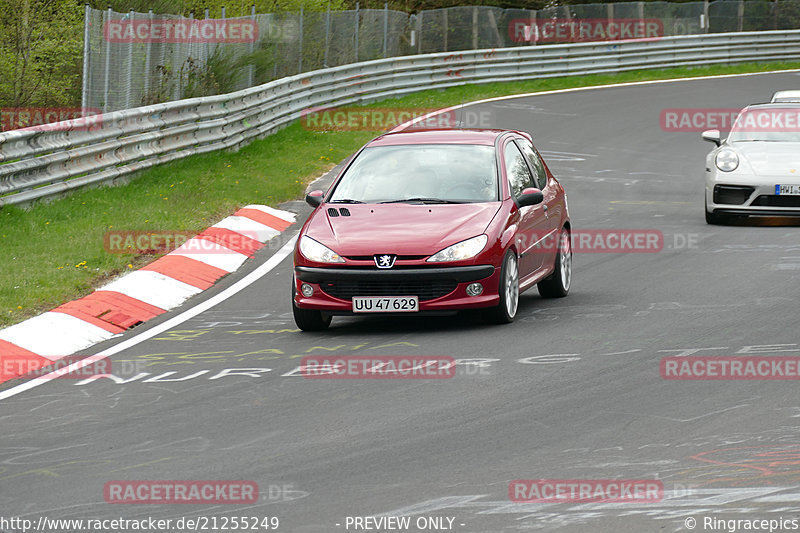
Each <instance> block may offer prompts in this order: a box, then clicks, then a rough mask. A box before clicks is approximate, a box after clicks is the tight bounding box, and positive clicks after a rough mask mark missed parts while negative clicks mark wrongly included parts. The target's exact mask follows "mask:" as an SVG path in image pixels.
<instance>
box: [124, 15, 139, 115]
mask: <svg viewBox="0 0 800 533" xmlns="http://www.w3.org/2000/svg"><path fill="white" fill-rule="evenodd" d="M128 18H129V19H130V23H131V28H135V27H136V26H135V25H134V24H133V22H134V19H135V18H136V12H135V11H134V10H133V9H131V10H130V11H128ZM132 83H133V32H131V37H130V40H129V41H128V81H127V83H126V84H125V107H124V109H130V107H131V84H132Z"/></svg>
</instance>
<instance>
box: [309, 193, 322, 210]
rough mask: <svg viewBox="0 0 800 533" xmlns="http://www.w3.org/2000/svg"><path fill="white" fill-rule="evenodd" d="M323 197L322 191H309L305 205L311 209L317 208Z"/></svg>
mask: <svg viewBox="0 0 800 533" xmlns="http://www.w3.org/2000/svg"><path fill="white" fill-rule="evenodd" d="M324 197H325V193H324V192H322V191H311V192H310V193H308V194H307V195H306V203H307V204H308V205H310V206H311V207H319V205H320V204H321V203H322V200H323V199H324Z"/></svg>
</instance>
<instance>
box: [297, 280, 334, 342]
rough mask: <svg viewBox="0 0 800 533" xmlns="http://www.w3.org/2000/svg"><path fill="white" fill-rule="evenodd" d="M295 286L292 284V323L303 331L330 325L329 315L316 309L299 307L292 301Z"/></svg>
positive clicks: (324, 327)
mask: <svg viewBox="0 0 800 533" xmlns="http://www.w3.org/2000/svg"><path fill="white" fill-rule="evenodd" d="M295 291H296V289H295V287H294V284H292V314H293V315H294V323H295V324H297V327H298V328H300V329H302V330H303V331H323V330H326V329H328V326H330V325H331V315H329V314H327V313H323V312H322V311H320V310H318V309H301V308H300V307H297V304H296V303H294V295H295Z"/></svg>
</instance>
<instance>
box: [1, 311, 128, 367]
mask: <svg viewBox="0 0 800 533" xmlns="http://www.w3.org/2000/svg"><path fill="white" fill-rule="evenodd" d="M113 336H114V334H113V333H111V332H110V331H106V330H104V329H103V328H101V327H98V326H95V325H94V324H90V323H89V322H85V321H83V320H81V319H80V318H76V317H74V316H72V315H68V314H66V313H57V312H53V311H48V312H46V313H43V314H41V315H38V316H35V317H33V318H29V319H28V320H26V321H25V322H20V323H19V324H14V325H13V326H9V327H7V328H6V329H4V330H2V331H0V339H2V340H4V341H8V342H10V343H12V344H16V345H17V346H19V347H20V348H25V349H26V350H28V351H29V352H33V353H35V354H37V355H39V356H40V357H44V358H46V359H50V360H51V361H55V360H57V359H61V358H62V357H64V356H65V355H68V354H71V353H73V352H76V351H78V350H82V349H84V348H87V347H89V346H91V345H93V344H97V343H98V342H101V341H104V340H106V339H110V338H111V337H113Z"/></svg>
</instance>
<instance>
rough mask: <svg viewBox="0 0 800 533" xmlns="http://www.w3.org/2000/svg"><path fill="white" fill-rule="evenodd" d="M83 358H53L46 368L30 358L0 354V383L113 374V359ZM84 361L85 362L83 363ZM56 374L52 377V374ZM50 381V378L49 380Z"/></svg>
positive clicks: (84, 377)
mask: <svg viewBox="0 0 800 533" xmlns="http://www.w3.org/2000/svg"><path fill="white" fill-rule="evenodd" d="M84 359H85V358H84V357H82V356H76V355H72V356H67V357H59V358H53V360H52V361H50V362H48V363H47V364H46V365H45V366H42V364H41V362H40V361H39V360H34V359H31V358H29V357H15V356H13V355H2V354H0V382H3V381H6V380H8V379H12V378H15V377H20V378H22V379H41V378H42V377H44V376H50V377H51V378H60V379H86V378H89V377H92V376H95V375H98V374H111V373H112V370H111V359H108V358H105V359H95V360H90V361H88V362H85V361H84ZM82 361H84V362H82ZM54 372H57V373H56V374H53V375H51V374H52V373H54ZM48 379H49V378H48Z"/></svg>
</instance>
